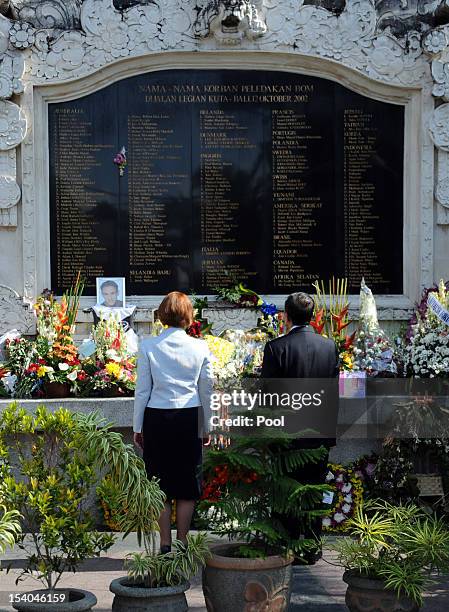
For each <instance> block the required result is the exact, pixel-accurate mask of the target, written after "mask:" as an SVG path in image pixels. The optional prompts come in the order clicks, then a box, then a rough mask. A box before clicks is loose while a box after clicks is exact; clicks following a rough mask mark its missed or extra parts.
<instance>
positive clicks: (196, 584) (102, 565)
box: [0, 535, 449, 612]
mask: <svg viewBox="0 0 449 612" xmlns="http://www.w3.org/2000/svg"><path fill="white" fill-rule="evenodd" d="M135 550H138V546H137V542H136V541H135V538H134V537H133V536H132V535H131V536H129V537H128V538H127V539H126V540H124V541H122V540H121V539H118V541H117V543H116V544H115V545H114V546H113V548H111V549H110V550H109V551H108V553H107V554H106V555H105V556H103V557H101V558H100V559H92V560H90V561H87V562H86V563H85V564H84V565H83V567H82V568H81V569H80V571H78V572H77V573H76V574H69V575H66V576H65V577H64V578H63V579H62V581H61V586H71V587H77V588H82V589H86V590H88V591H92V592H93V593H95V595H96V597H97V599H98V604H97V606H96V607H95V608H94V609H95V610H96V611H97V612H109V611H110V610H111V605H112V598H113V595H112V593H111V592H110V591H109V584H110V582H111V581H112V580H113V579H114V578H118V577H119V576H123V575H124V572H123V559H124V557H125V555H126V554H127V553H128V552H131V551H135ZM325 557H326V558H329V559H330V560H331V557H329V555H326V554H325ZM3 559H4V561H3V567H5V566H6V565H7V564H8V563H11V564H12V568H11V570H10V572H9V573H6V572H5V571H3V572H1V573H0V612H6V611H8V612H9V611H10V610H12V609H13V608H12V607H9V606H8V605H7V604H8V593H11V592H22V591H30V590H32V589H36V588H40V586H39V584H38V583H36V582H35V581H33V580H32V579H29V578H28V579H27V580H25V581H23V582H20V583H19V585H17V586H16V585H15V579H16V578H17V576H18V573H19V570H18V568H20V567H21V566H23V553H21V552H20V551H13V552H10V553H8V554H7V555H5V556H4V557H3ZM342 573H343V571H342V569H341V568H339V567H336V566H334V565H330V564H329V563H326V562H325V561H323V560H321V561H319V562H318V563H317V564H316V565H314V566H307V567H303V566H300V567H294V569H293V575H294V577H293V596H292V600H291V605H290V611H291V612H347V608H346V606H345V603H344V596H345V584H344V582H343V581H342V579H341V577H342ZM191 583H192V587H191V589H190V590H189V591H188V593H187V599H188V603H189V609H191V610H194V611H196V612H206V608H205V605H204V599H203V594H202V591H201V581H200V577H199V576H198V577H196V578H195V579H193V580H192V581H191ZM424 610H425V612H447V611H449V580H447V581H445V582H440V583H439V584H437V585H435V587H434V588H433V589H432V591H431V593H429V594H428V596H427V597H426V603H425V606H424ZM43 612H45V611H44V610H43Z"/></svg>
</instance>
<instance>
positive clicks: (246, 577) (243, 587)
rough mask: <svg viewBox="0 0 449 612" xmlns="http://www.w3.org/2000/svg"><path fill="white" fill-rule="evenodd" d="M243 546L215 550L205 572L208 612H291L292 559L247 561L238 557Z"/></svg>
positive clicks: (204, 580)
mask: <svg viewBox="0 0 449 612" xmlns="http://www.w3.org/2000/svg"><path fill="white" fill-rule="evenodd" d="M238 546H239V544H225V545H219V546H215V547H214V548H212V556H211V558H210V559H209V560H208V561H207V564H206V567H205V568H204V569H203V593H204V598H205V600H206V607H207V610H208V612H251V611H252V610H256V609H257V610H259V609H260V610H262V609H263V610H264V611H266V612H270V611H273V612H274V611H275V610H276V612H281V611H282V610H288V607H289V604H290V595H291V576H292V561H293V559H292V558H288V559H286V558H285V557H281V556H278V555H276V556H274V555H273V556H270V557H267V558H265V559H243V558H241V557H236V556H234V553H235V551H236V548H238Z"/></svg>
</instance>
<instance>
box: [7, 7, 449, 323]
mask: <svg viewBox="0 0 449 612" xmlns="http://www.w3.org/2000/svg"><path fill="white" fill-rule="evenodd" d="M447 22H449V14H448V13H447V11H446V9H445V4H444V2H437V3H429V2H426V1H425V0H424V1H423V0H421V1H419V2H418V1H417V2H412V3H410V5H407V7H406V9H404V7H403V6H402V4H401V3H399V1H398V2H397V4H395V3H394V2H393V3H391V2H389V3H385V2H383V1H382V2H373V1H371V0H347V1H346V2H344V1H340V0H338V1H335V2H334V1H332V0H329V1H322V0H318V1H317V0H309V1H308V2H305V3H297V2H291V1H290V0H257V1H255V2H248V1H247V0H224V1H219V0H192V1H187V2H185V1H182V2H181V0H164V2H162V1H161V0H146V1H140V2H139V1H137V0H84V1H83V0H71V1H70V2H67V1H63V0H39V1H37V0H0V266H1V267H0V270H1V273H0V284H1V285H2V288H1V294H0V330H3V328H5V327H8V326H9V324H10V321H11V320H12V319H14V320H15V321H16V322H17V326H18V327H19V328H20V326H21V321H23V327H24V328H25V327H27V329H29V310H28V305H29V304H32V303H33V302H34V301H35V298H36V296H37V295H38V294H39V293H40V292H41V291H42V290H43V289H44V288H46V287H50V288H52V289H54V290H55V291H56V293H58V294H60V293H61V292H62V291H63V290H64V289H65V288H67V286H68V285H69V284H70V282H71V280H72V279H73V277H74V276H75V275H76V272H77V271H78V269H81V270H83V272H84V274H85V275H86V276H87V279H88V283H87V291H86V296H85V297H84V298H83V304H82V305H83V306H88V305H90V304H93V303H94V301H95V298H94V293H95V291H94V285H95V277H97V276H125V277H126V279H127V291H128V294H129V298H130V302H131V303H136V304H137V305H138V307H139V308H140V313H141V314H140V317H141V319H140V320H142V321H144V320H145V317H147V316H150V315H149V313H150V312H151V308H152V307H154V306H155V305H157V304H158V302H159V300H160V296H161V295H163V294H164V293H166V292H167V291H169V290H171V289H174V288H176V289H181V290H184V291H189V290H192V291H195V292H197V293H198V294H210V293H213V290H214V288H215V287H216V286H218V285H224V284H226V283H227V282H231V281H232V279H237V280H239V281H242V282H245V283H246V284H247V285H248V286H251V287H252V288H254V289H255V290H256V291H258V292H259V293H261V294H263V295H265V296H267V298H268V299H269V300H271V301H274V302H275V303H277V304H279V305H280V304H282V302H283V300H284V297H285V294H288V293H289V292H291V291H292V290H295V289H303V290H310V287H311V283H312V282H313V281H314V280H315V279H316V278H328V277H329V276H332V275H338V276H346V277H348V279H349V287H350V292H351V293H352V294H353V295H355V294H357V293H358V287H359V283H360V279H361V277H362V276H365V279H366V280H367V283H368V284H369V285H370V287H371V288H372V289H373V291H374V292H375V293H376V294H377V295H378V296H380V297H379V298H378V306H379V316H380V318H381V319H383V320H384V321H385V320H387V321H394V322H397V323H399V322H400V321H401V320H404V319H406V318H407V317H408V315H409V312H410V309H411V307H412V305H413V303H414V301H415V300H416V299H417V298H418V296H419V295H420V292H421V289H422V287H424V286H429V285H431V284H432V283H433V282H434V281H436V280H438V279H439V278H440V277H447V270H448V267H449V246H448V244H449V242H448V232H449V229H448V228H449V157H448V154H449V136H448V129H447V125H448V121H449V103H448V100H449V85H448V81H447V75H448V74H449V71H448V70H447V66H448V64H447V54H448V49H449V43H448V40H449V39H448V35H449V26H448V25H446V23H447ZM123 150H124V151H125V156H126V164H123V165H122V167H118V165H117V164H114V158H115V157H116V156H117V154H118V153H119V152H121V151H123ZM2 296H3V297H2ZM352 306H353V308H354V310H356V309H357V306H358V304H357V299H356V298H354V299H353V300H352Z"/></svg>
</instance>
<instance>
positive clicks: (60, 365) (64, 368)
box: [58, 362, 70, 372]
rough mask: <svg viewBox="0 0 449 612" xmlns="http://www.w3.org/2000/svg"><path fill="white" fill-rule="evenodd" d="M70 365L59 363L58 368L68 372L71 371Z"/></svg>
mask: <svg viewBox="0 0 449 612" xmlns="http://www.w3.org/2000/svg"><path fill="white" fill-rule="evenodd" d="M69 367H70V366H69V364H68V363H64V362H63V363H58V368H59V369H60V370H61V372H67V370H68V369H69Z"/></svg>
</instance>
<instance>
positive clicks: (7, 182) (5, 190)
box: [0, 176, 20, 211]
mask: <svg viewBox="0 0 449 612" xmlns="http://www.w3.org/2000/svg"><path fill="white" fill-rule="evenodd" d="M19 200H20V187H19V185H18V184H17V183H16V181H15V179H14V178H13V177H12V176H0V210H1V211H3V210H6V209H7V208H11V207H12V206H15V205H16V204H17V202H18V201H19Z"/></svg>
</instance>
